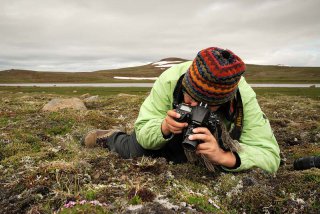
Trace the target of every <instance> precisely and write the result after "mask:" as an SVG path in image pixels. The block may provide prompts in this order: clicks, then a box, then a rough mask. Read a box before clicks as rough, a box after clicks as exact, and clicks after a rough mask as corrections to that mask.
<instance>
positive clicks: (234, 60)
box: [182, 47, 246, 105]
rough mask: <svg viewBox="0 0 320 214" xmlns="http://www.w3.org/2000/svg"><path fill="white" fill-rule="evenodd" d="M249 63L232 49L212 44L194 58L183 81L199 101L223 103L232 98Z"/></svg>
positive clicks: (189, 91)
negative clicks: (212, 45) (245, 62)
mask: <svg viewBox="0 0 320 214" xmlns="http://www.w3.org/2000/svg"><path fill="white" fill-rule="evenodd" d="M245 69H246V66H245V64H244V62H243V61H242V60H241V59H240V58H239V57H238V56H237V55H235V54H234V53H232V52H231V51H230V50H224V49H220V48H216V47H210V48H207V49H204V50H202V51H200V52H199V53H198V54H197V56H196V58H195V59H194V60H193V62H192V64H191V66H190V67H189V69H188V71H187V73H186V75H185V76H184V78H183V80H182V85H183V87H184V89H185V90H186V92H187V93H188V94H189V95H190V96H191V97H192V98H193V99H195V100H196V101H199V102H205V103H207V104H209V105H220V104H223V103H226V102H228V101H229V100H231V99H232V98H233V97H234V95H235V93H236V91H237V86H238V82H239V81H240V78H241V75H242V74H243V73H244V71H245Z"/></svg>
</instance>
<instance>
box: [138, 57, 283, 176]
mask: <svg viewBox="0 0 320 214" xmlns="http://www.w3.org/2000/svg"><path fill="white" fill-rule="evenodd" d="M190 65H191V61H190V62H185V63H181V64H179V65H176V66H173V67H171V68H169V69H168V70H166V71H165V72H163V73H162V74H161V75H160V77H159V78H158V79H157V80H156V82H155V83H154V85H153V88H152V90H151V92H150V94H149V96H148V97H147V98H146V100H145V101H144V102H143V104H142V106H141V108H140V112H139V116H138V118H137V120H136V122H135V132H136V135H137V141H138V142H139V144H140V145H141V146H142V147H143V148H145V149H152V150H157V149H160V148H161V147H163V146H164V145H165V144H166V143H167V140H166V139H164V138H163V136H162V132H161V123H162V121H163V119H164V118H165V117H166V115H167V111H168V110H170V109H172V103H173V91H174V88H175V86H176V84H177V81H178V79H179V77H180V76H181V75H183V74H184V73H185V72H186V71H187V69H188V68H189V66H190ZM238 87H239V90H240V94H241V98H242V103H243V114H244V118H243V129H242V134H241V137H240V140H239V143H240V146H241V150H240V152H239V153H238V154H239V157H240V159H241V165H240V167H238V168H237V169H234V170H229V171H242V170H246V169H250V168H252V167H259V168H261V169H264V170H266V171H268V172H275V171H277V169H278V167H279V163H280V156H279V153H280V150H279V146H278V143H277V141H276V139H275V137H274V135H273V132H272V130H271V127H270V124H269V121H268V119H267V117H266V116H265V115H264V113H263V112H262V111H261V109H260V106H259V104H258V102H257V99H256V94H255V92H254V91H253V90H252V88H251V87H250V86H249V84H248V83H247V82H246V81H245V79H244V78H243V77H242V78H241V79H240V82H239V85H238ZM226 170H227V169H226Z"/></svg>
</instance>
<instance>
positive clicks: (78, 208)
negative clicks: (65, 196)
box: [59, 203, 111, 214]
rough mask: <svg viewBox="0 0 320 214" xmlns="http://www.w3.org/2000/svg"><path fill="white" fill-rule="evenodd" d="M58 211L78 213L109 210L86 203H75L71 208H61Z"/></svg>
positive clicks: (97, 212) (62, 213)
mask: <svg viewBox="0 0 320 214" xmlns="http://www.w3.org/2000/svg"><path fill="white" fill-rule="evenodd" d="M59 213H61V214H79V213H92V214H106V213H111V212H110V211H108V210H107V209H106V208H104V207H101V206H94V205H91V204H87V203H86V204H77V205H75V206H74V207H71V208H63V209H61V211H60V212H59Z"/></svg>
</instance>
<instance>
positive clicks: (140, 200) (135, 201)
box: [128, 195, 142, 205]
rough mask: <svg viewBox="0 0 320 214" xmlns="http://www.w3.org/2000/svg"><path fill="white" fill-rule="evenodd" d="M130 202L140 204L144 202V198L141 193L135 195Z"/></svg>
mask: <svg viewBox="0 0 320 214" xmlns="http://www.w3.org/2000/svg"><path fill="white" fill-rule="evenodd" d="M128 203H129V204H132V205H138V204H141V203H142V199H141V198H140V197H139V195H135V196H133V197H132V198H131V199H130V200H129V202H128Z"/></svg>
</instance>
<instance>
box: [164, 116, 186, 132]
mask: <svg viewBox="0 0 320 214" xmlns="http://www.w3.org/2000/svg"><path fill="white" fill-rule="evenodd" d="M180 116H181V115H180V114H179V113H177V112H175V111H174V110H169V111H168V112H167V116H166V117H165V118H164V120H163V121H162V124H161V131H162V134H163V135H164V136H169V135H170V134H180V133H182V130H183V129H184V128H185V127H187V126H188V123H180V122H177V121H176V120H175V118H180Z"/></svg>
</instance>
